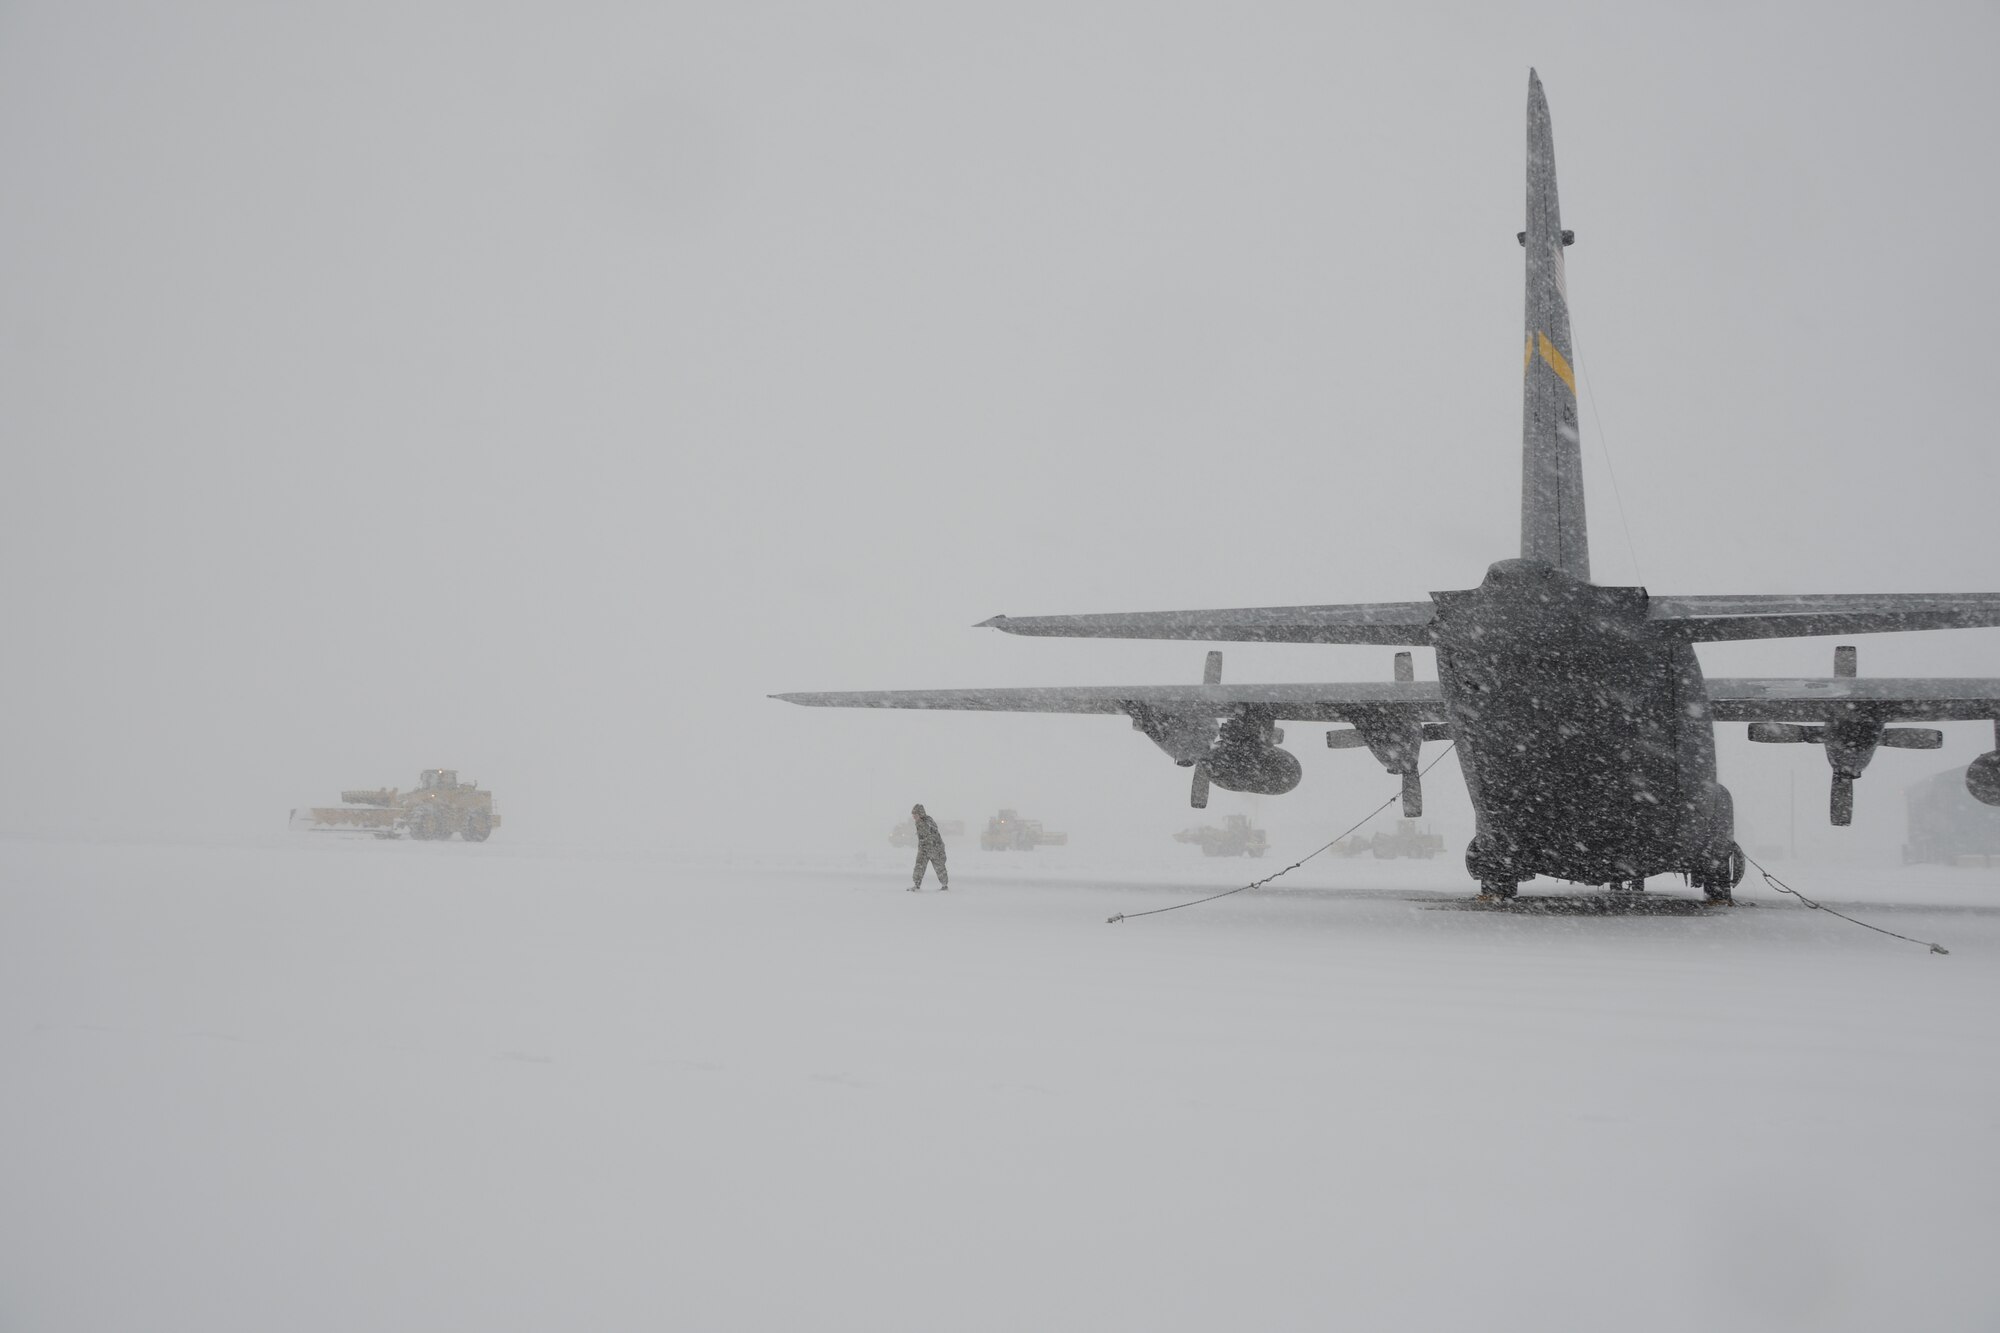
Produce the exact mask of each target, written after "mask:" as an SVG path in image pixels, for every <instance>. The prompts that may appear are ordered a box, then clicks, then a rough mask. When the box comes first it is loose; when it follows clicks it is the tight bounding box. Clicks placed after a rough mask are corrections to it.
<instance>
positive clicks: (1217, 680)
mask: <svg viewBox="0 0 2000 1333" xmlns="http://www.w3.org/2000/svg"><path fill="white" fill-rule="evenodd" d="M1201 683H1202V684H1204V685H1220V684H1221V683H1222V654H1221V653H1219V652H1211V653H1210V654H1209V655H1208V660H1207V661H1206V662H1204V663H1202V667H1201Z"/></svg>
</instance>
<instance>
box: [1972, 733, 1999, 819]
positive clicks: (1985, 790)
mask: <svg viewBox="0 0 2000 1333" xmlns="http://www.w3.org/2000/svg"><path fill="white" fill-rule="evenodd" d="M1994 725H1995V729H1996V730H2000V723H1995V724H1994ZM1965 789H1966V790H1967V791H1969V792H1971V793H1972V796H1973V799H1974V800H1977V801H1982V802H1984V803H1985V804H1987V805H2000V750H1988V751H1987V752H1986V753H1985V754H1982V755H1980V756H1979V758H1977V759H1975V760H1973V761H1972V762H1971V763H1969V764H1967V765H1966V766H1965Z"/></svg>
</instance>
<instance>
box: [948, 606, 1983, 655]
mask: <svg viewBox="0 0 2000 1333" xmlns="http://www.w3.org/2000/svg"><path fill="white" fill-rule="evenodd" d="M1435 610H1436V608H1435V607H1434V606H1433V605H1432V604H1431V603H1430V602H1363V603H1358V604H1353V605H1348V606H1250V607H1239V608H1235V609H1231V610H1219V611H1115V612H1107V613H1104V614H1100V615H1082V616H994V617H993V618H992V619H991V620H982V621H980V622H979V625H978V626H977V628H980V629H997V630H1005V631H1006V632H1007V633H1009V634H1035V635H1049V636H1055V637H1062V638H1079V639H1214V640H1221V641H1227V642H1233V643H1389V644H1408V645H1412V646H1423V645H1427V644H1429V643H1430V641H1431V630H1430V626H1431V617H1432V615H1433V614H1434V613H1435ZM1996 623H2000V622H1996Z"/></svg>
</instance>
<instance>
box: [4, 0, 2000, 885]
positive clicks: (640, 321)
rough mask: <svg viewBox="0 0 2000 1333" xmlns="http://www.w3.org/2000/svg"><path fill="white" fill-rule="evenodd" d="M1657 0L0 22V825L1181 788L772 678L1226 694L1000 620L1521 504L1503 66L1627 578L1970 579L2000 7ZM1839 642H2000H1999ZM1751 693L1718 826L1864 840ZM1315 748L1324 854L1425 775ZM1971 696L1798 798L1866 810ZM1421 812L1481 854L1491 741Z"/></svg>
mask: <svg viewBox="0 0 2000 1333" xmlns="http://www.w3.org/2000/svg"><path fill="white" fill-rule="evenodd" d="M1631 9H1632V7H1629V6H1615V7H1612V6H1607V7H1601V8H1592V7H1588V6H1585V7H1582V8H1581V9H1579V8H1578V7H1576V6H1564V7H1562V8H1561V9H1559V10H1556V9H1547V10H1544V11H1523V10H1519V9H1512V10H1503V9H1496V8H1494V7H1492V6H1486V5H1464V6H1428V7H1421V8H1419V7H1387V6H1372V5H1371V6H1359V5H1356V6H1329V5H1325V4H1303V3H1300V4H1283V5H1277V4H1267V5H1255V4H1243V3H1231V4H1228V5H1220V4H1218V5H1212V6H1195V5H1185V6H1171V7H1170V6H1161V5H1156V4H1137V3H1134V4H1102V3H1076V2H1075V0H1064V2H1063V3H1055V4H1043V3H1008V4H1004V5H1002V4H988V5H979V6H957V5H952V6H946V5H927V4H906V5H893V4H847V5H840V6H828V5H810V4H802V5H775V4H755V3H731V4H711V5H676V4H624V5H618V4H576V3H565V4H562V5H554V4H550V5H543V6H525V5H499V4H492V3H478V4H473V3H463V4H445V3H426V2H423V0H398V3H394V4H366V3H343V4H338V5H333V4H327V5H319V6H302V5H289V6H269V5H257V4H236V5H225V4H194V3H187V4H174V5H164V4H138V3H132V4H116V3H105V4H72V3H40V4H35V3H27V4H22V3H15V4H9V5H6V6H5V7H4V8H0V182H4V188H0V293H4V295H0V376H4V383H0V431H4V439H5V441H6V450H7V454H6V456H7V459H8V463H9V466H8V467H7V469H6V480H5V484H4V486H0V614H4V617H5V619H4V629H5V634H6V637H5V650H4V654H0V829H4V830H7V831H11V832H14V833H30V834H54V835H74V834H88V835H93V836H99V835H115V834H118V833H121V832H130V831H135V830H136V831H139V832H143V833H149V834H150V833H157V832H164V831H180V832H186V833H192V834H196V835H199V836H204V837H205V836H226V835H231V834H241V833H245V832H258V831H264V830H274V829H277V828H279V827H281V826H282V823H283V821H284V818H285V814H286V811H287V810H288V809H289V808H290V807H292V806H297V805H306V804H311V803H314V802H330V801H332V800H333V799H334V798H335V797H336V795H337V793H338V791H339V790H340V789H341V788H342V787H348V786H357V785H376V784H401V785H408V784H409V782H411V781H412V780H413V779H414V778H415V776H416V771H417V770H418V769H419V768H420V767H424V766H428V765H444V766H456V767H458V768H459V769H460V770H462V771H463V772H464V773H465V774H466V775H467V776H473V777H478V778H480V779H481V780H483V781H484V782H486V783H487V784H488V785H490V786H491V787H492V788H494V790H495V791H496V792H497V793H498V799H499V802H500V805H501V807H502V809H503V811H504V812H505V814H506V816H507V820H508V824H507V827H506V829H505V830H503V833H502V834H501V835H500V836H503V837H510V838H518V839H521V840H524V841H526V840H540V839H547V840H552V841H561V840H572V839H590V840H595V841H603V840H635V841H636V840H647V841H651V840H660V839H665V840H675V841H682V840H685V841H687V842H688V843H689V845H691V846H695V847H707V848H714V847H716V846H718V845H723V844H727V845H734V846H737V847H743V846H748V845H765V846H770V847H772V848H774V849H788V848H793V847H799V846H815V847H821V848H825V847H841V846H845V845H847V844H849V843H852V845H854V846H856V847H857V848H858V847H862V846H873V845H877V844H879V841H880V834H881V832H882V831H884V830H886V828H887V826H888V825H889V824H890V823H891V822H893V821H894V820H895V819H896V818H897V817H898V816H899V814H900V813H901V812H902V811H903V810H906V809H907V808H908V806H909V804H910V802H911V801H912V800H924V801H926V802H927V803H928V804H929V805H930V807H931V809H932V810H933V811H934V812H936V813H939V814H941V815H946V816H958V817H964V818H979V817H983V816H984V815H985V814H986V813H988V812H990V811H991V809H993V808H994V807H996V806H998V805H1001V804H1008V805H1015V806H1018V807H1020V808H1021V809H1022V810H1023V811H1024V812H1026V813H1029V814H1031V815H1040V816H1042V817H1044V818H1046V819H1048V820H1049V822H1050V823H1051V824H1052V825H1061V826H1064V827H1067V828H1069V829H1070V830H1071V831H1072V832H1073V833H1075V834H1076V835H1077V837H1078V839H1079V843H1080V844H1081V842H1082V840H1084V839H1085V838H1094V839H1096V840H1097V841H1098V842H1099V843H1100V845H1109V844H1110V843H1112V842H1114V841H1117V840H1120V839H1125V840H1130V841H1132V842H1133V843H1134V845H1138V844H1139V843H1141V842H1144V841H1147V840H1154V841H1156V840H1157V839H1158V837H1159V835H1160V834H1162V833H1164V832H1165V831H1168V830H1171V829H1173V828H1177V827H1180V826H1182V825H1184V824H1187V823H1191V822H1194V820H1193V819H1192V818H1191V817H1190V814H1189V812H1188V811H1187V809H1186V774H1185V773H1184V772H1183V771H1182V770H1178V769H1175V768H1174V767H1173V766H1172V765H1171V764H1170V763H1169V761H1168V760H1167V759H1166V758H1165V757H1164V756H1162V755H1161V754H1159V753H1158V752H1157V751H1156V750H1154V749H1153V747H1152V746H1151V745H1149V744H1148V743H1147V742H1145V741H1144V740H1143V739H1142V738H1140V737H1138V736H1137V735H1135V734H1133V733H1132V732H1130V730H1129V729H1128V728H1127V727H1126V726H1125V725H1124V724H1123V723H1122V722H1120V721H1118V720H1116V719H1107V718H1088V719H1072V718H1013V717H996V716H952V715H942V714H873V713H866V714H847V713H838V712H825V711H817V710H815V711H806V710H800V709H795V708H791V707H789V706H787V705H783V704H779V703H775V702H771V701H768V700H766V699H765V698H764V696H765V695H766V694H767V693H770V692H772V691H778V690H795V689H834V688H869V687H885V688H886V687H902V686H952V685H1011V684H1053V683H1071V682H1080V683H1114V682H1126V681H1130V682H1136V683H1155V682H1170V681H1182V680H1194V679H1198V678H1199V672H1200V668H1201V657H1202V651H1203V647H1202V646H1201V645H1173V644H1113V643H1093V642H1062V641H1049V640H1041V641H1037V640H1022V639H1012V638H1009V637H1007V636H1004V635H1000V634H997V633H994V632H992V631H981V630H974V629H971V628H969V627H970V626H971V625H972V623H973V622H975V621H978V620H980V619H983V618H985V617H986V616H989V615H992V614H994V613H995V612H1003V611H1004V612H1008V613H1012V614H1033V613H1042V612H1066V611H1098V610H1145V609H1159V608H1167V607H1200V606H1241V605H1256V604H1267V603H1290V602H1329V601H1359V600H1377V599H1404V598H1409V597H1413V596H1419V595H1421V594H1423V593H1425V592H1427V591H1429V590H1431V589H1436V588H1457V587H1467V586H1470V585H1472V584H1474V583H1476V582H1477V581H1478V579H1479V578H1480V577H1481V575H1482V573H1483V571H1484V570H1485V567H1486V565H1487V564H1488V563H1489V562H1490V561H1492V560H1494V559H1497V558H1501V557H1504V556H1507V555H1511V554H1513V553H1514V551H1515V549H1516V545H1517V542H1518V531H1517V523H1518V467H1519V450H1520V443H1519V441H1520V370H1519V359H1520V324H1521V302H1522V292H1521V288H1522V266H1521V253H1520V250H1519V248H1518V247H1517V246H1516V244H1515V241H1514V233H1515V232H1516V231H1518V230H1519V229H1520V226H1521V225H1522V224H1521V215H1522V197H1523V186H1522V173H1523V140H1524V134H1525V130H1524V106H1525V101H1526V85H1527V71H1528V68H1529V66H1530V65H1531V64H1532V65H1534V66H1537V67H1538V68H1539V69H1540V71H1541V75H1542V78H1543V80H1544V82H1545V84H1546V86H1547V89H1548V95H1549V99H1550V103H1551V107H1552V110H1553V115H1554V122H1555V132H1556V154H1557V161H1558V164H1559V167H1560V170H1561V182H1562V198H1563V206H1564V222H1565V224H1566V225H1568V226H1570V227H1572V228H1574V229H1575V230H1576V232H1577V234H1578V243H1577V245H1576V248H1575V249H1573V250H1572V251H1571V252H1570V255H1569V284H1570V291H1571V298H1572V308H1573V315H1574V322H1575V333H1576V345H1577V349H1578V352H1579V359H1580V363H1581V367H1582V370H1583V372H1584V376H1585V379H1586V381H1587V384H1588V387H1589V390H1590V392H1589V395H1588V397H1587V400H1586V403H1585V415H1584V427H1585V432H1584V433H1585V457H1586V468H1587V476H1588V483H1589V487H1590V504H1591V515H1590V517H1591V524H1592V529H1593V532H1592V536H1593V548H1594V551H1593V554H1594V562H1595V572H1596V574H1597V577H1598V578H1599V579H1600V581H1605V582H1626V581H1632V582H1643V583H1644V584H1645V585H1646V586H1648V587H1649V588H1651V589H1652V590H1653V591H1655V592H1656V593H1693V592H1794V591H1797V592H1807V591H1875V590H1883V591H1988V590H1996V589H2000V559H1996V543H1995V538H1994V523H1993V510H1994V505H1995V501H1996V495H2000V485H1996V482H2000V464H1996V462H1995V450H1994V435H1995V431H1994V415H1995V406H1994V402H1993V397H1994V386H1995V374H1994V369H1993V368H1994V367H1995V366H1996V365H2000V325H1996V321H1995V318H1994V311H1995V310H1996V309H2000V257H1996V251H1995V247H1994V243H1993V217H1994V213H1995V205H1996V202H2000V188H1997V187H1996V182H1995V173H1994V149H1993V145H1994V143H1995V140H1996V132H2000V79H1995V78H1994V77H1993V52H1994V51H1995V50H1996V49H2000V9H1996V7H1995V6H1994V5H1992V4H1960V5H1953V4H1936V5H1920V6H1915V7H1909V8H1904V9H1900V10H1896V11H1894V12H1891V11H1889V10H1886V9H1883V8H1882V7H1880V6H1863V5H1858V4H1846V5H1826V4H1812V5H1765V6H1750V7H1744V6H1712V7H1701V6H1676V7H1671V8H1669V7H1665V6H1656V7H1652V12H1651V13H1650V14H1649V15H1646V16H1640V15H1636V14H1635V13H1633V12H1630V11H1631ZM1601 446H1602V447H1601ZM1606 452H1608V456H1609V459H1610V461H1611V465H1612V466H1613V467H1614V468H1615V470H1616V475H1617V482H1618V486H1619V488H1620V491H1621V493H1622V496H1623V507H1624V511H1625V514H1626V516H1627V518H1628V519H1629V522H1630V541H1629V543H1628V541H1627V537H1626V533H1625V531H1624V529H1623V528H1622V527H1621V524H1620V520H1619V513H1618V508H1617V507H1616V506H1615V505H1614V504H1613V500H1612V495H1611V488H1610V485H1609V482H1608V481H1607V478H1606V468H1605V458H1606ZM1831 652H1832V644H1831V642H1830V641H1825V642H1822V641H1804V642H1790V643H1777V644H1761V645H1754V646H1748V647H1734V648H1717V649H1706V650H1704V662H1705V663H1706V665H1707V668H1708V670H1709V671H1710V673H1711V674H1806V673H1818V672H1824V671H1825V670H1827V668H1828V664H1829V663H1830V660H1831ZM1428 656H1429V655H1428V654H1427V653H1420V654H1419V657H1420V661H1421V665H1420V667H1419V670H1420V673H1421V674H1429V672H1430V665H1429V662H1428V660H1427V659H1428ZM1227 657H1228V667H1227V669H1228V672H1229V674H1230V675H1231V676H1232V677H1237V678H1241V677H1259V678H1266V679H1291V680H1306V679H1353V678H1375V677H1386V676H1387V674H1388V671H1389V658H1390V651H1389V650H1387V649H1334V648H1280V647H1267V648H1230V649H1228V650H1227ZM1861 663H1862V669H1863V671H1864V672H1870V673H1892V672H1893V673H1907V674H1929V673H1934V674H1968V675H1969V674H1996V673H2000V632H1996V631H1969V632H1959V633H1956V634H1941V635H1932V636H1882V637H1879V638H1872V639H1867V640H1863V641H1862V656H1861ZM1726 732H1727V733H1728V734H1727V736H1726V737H1725V742H1724V748H1723V756H1722V763H1723V770H1724V771H1723V776H1724V780H1725V781H1726V782H1728V783H1729V784H1730V785H1731V787H1732V788H1733V789H1734V791H1735V792H1736V796H1737V804H1738V809H1739V812H1740V815H1741V817H1742V819H1743V821H1744V823H1745V825H1746V828H1745V830H1744V835H1745V841H1746V842H1757V841H1770V840H1772V839H1773V828H1772V826H1773V824H1774V823H1776V824H1779V825H1781V824H1782V820H1783V814H1784V800H1785V792H1786V789H1787V783H1788V778H1789V775H1791V774H1793V773H1796V774H1798V776H1799V784H1800V785H1799V791H1800V803H1801V806H1802V807H1803V808H1805V810H1806V811H1807V813H1808V814H1809V815H1811V816H1812V819H1811V820H1802V824H1808V825H1810V824H1812V823H1815V822H1823V816H1821V815H1820V813H1819V812H1820V811H1821V809H1822V807H1823V802H1824V799H1825V793H1824V783H1825V774H1826V767H1825V763H1824V760H1823V759H1822V758H1821V757H1820V755H1819V753H1818V751H1817V750H1809V749H1805V748H1804V747H1799V748H1797V749H1777V748H1773V747H1755V748H1754V749H1753V748H1752V747H1750V746H1748V745H1747V744H1745V743H1743V742H1742V740H1741V739H1740V734H1738V733H1739V729H1737V728H1728V729H1726ZM1293 741H1294V742H1295V744H1294V746H1293V748H1294V749H1295V750H1296V751H1297V752H1298V753H1299V754H1300V756H1301V758H1302V759H1303V760H1304V762H1305V764H1306V770H1307V774H1306V781H1305V783H1304V784H1303V785H1302V786H1301V787H1300V788H1299V790H1298V791H1297V792H1295V793H1293V794H1292V795H1291V796H1289V797H1286V798H1280V799H1271V800H1265V801H1261V802H1257V803H1255V804H1254V808H1255V809H1256V811H1257V812H1258V814H1259V817H1260V818H1262V819H1264V820H1266V821H1268V822H1270V823H1271V824H1272V825H1273V826H1274V829H1275V830H1276V831H1277V832H1278V833H1279V834H1280V835H1282V836H1286V837H1289V838H1292V839H1293V840H1295V841H1297V842H1301V843H1306V844H1307V845H1310V840H1311V839H1313V838H1314V837H1316V836H1330V834H1331V833H1332V832H1336V831H1338V828H1337V827H1334V826H1335V825H1338V824H1344V823H1346V822H1348V820H1349V818H1350V817H1351V814H1352V813H1355V812H1358V809H1365V808H1366V807H1367V806H1368V805H1372V804H1373V803H1374V801H1376V800H1378V799H1380V798H1381V797H1383V796H1386V795H1387V794H1388V793H1389V791H1390V790H1392V789H1393V785H1394V784H1393V780H1392V779H1388V778H1386V777H1385V776H1384V775H1382V774H1381V773H1380V772H1379V770H1377V769H1375V768H1374V767H1373V765H1372V764H1370V763H1369V762H1368V761H1367V760H1366V758H1365V756H1363V755H1360V754H1358V753H1352V752H1349V753H1339V754H1329V753H1328V752H1327V751H1326V750H1325V749H1324V748H1323V747H1322V746H1321V745H1320V743H1319V738H1318V729H1316V728H1297V729H1296V732H1295V735H1294V736H1293ZM1988 744H1990V733H1989V732H1987V731H1986V729H1984V728H1978V727H1972V726H1960V727H1955V728H1953V729H1952V730H1951V738H1950V745H1951V747H1952V748H1951V749H1950V750H1949V751H1947V752H1946V754H1944V755H1943V756H1939V755H1910V754H1903V753H1886V754H1884V755H1883V756H1882V757H1881V758H1880V759H1878V761H1877V763H1876V765H1875V767H1874V768H1873V769H1872V770H1871V772H1870V774H1869V775H1868V777H1867V778H1866V779H1864V781H1863V783H1862V785H1861V788H1860V791H1859V805H1860V816H1859V826H1858V827H1857V828H1856V829H1854V830H1852V831H1851V832H1850V833H1847V834H1841V835H1834V834H1832V833H1830V832H1827V831H1825V830H1823V829H1822V830H1820V831H1819V832H1817V833H1816V834H1814V835H1812V836H1813V837H1815V838H1817V839H1819V840H1820V841H1821V842H1823V844H1824V845H1825V846H1826V847H1827V848H1829V849H1830V848H1833V847H1835V846H1839V845H1842V844H1839V843H1836V842H1835V841H1834V840H1833V839H1834V838H1835V837H1836V836H1839V837H1846V838H1851V839H1852V840H1853V841H1854V842H1855V843H1856V844H1857V845H1864V846H1866V845H1882V844H1887V843H1893V842H1894V841H1895V840H1896V839H1897V838H1898V837H1899V836H1900V830H1901V796H1900V792H1901V787H1902V785H1903V784H1904V783H1905V782H1906V781H1911V780H1915V779H1916V778H1918V777H1920V776H1922V775H1925V774H1928V773H1930V772H1933V771H1935V770H1936V769H1938V768H1940V767H1943V766H1944V764H1945V763H1946V762H1950V761H1956V762H1962V761H1963V760H1964V759H1966V758H1969V757H1970V756H1971V755H1972V754H1975V753H1977V752H1978V751H1979V750H1981V749H1983V748H1985V747H1986V745H1988ZM1433 802H1434V808H1435V812H1436V814H1437V817H1438V822H1439V823H1440V825H1442V826H1444V827H1446V828H1447V830H1448V831H1449V832H1451V833H1452V834H1453V836H1454V843H1455V845H1460V844H1462V839H1463V837H1464V836H1465V834H1467V833H1469V831H1470V826H1469V819H1467V818H1465V816H1464V813H1463V811H1464V798H1463V794H1462V790H1461V789H1460V786H1459V781H1458V778H1457V775H1456V772H1455V768H1454V766H1453V765H1452V764H1451V763H1450V762H1449V761H1447V763H1446V765H1445V766H1444V767H1442V768H1440V770H1439V771H1438V773H1437V774H1436V775H1434V778H1433ZM1246 808H1252V803H1250V802H1247V801H1246V800H1245V799H1244V798H1240V797H1231V796H1228V795H1227V794H1218V798H1217V804H1216V809H1217V811H1218V812H1220V811H1224V810H1227V809H1246ZM1357 808H1358V809H1357ZM1289 845H1290V844H1287V846H1289ZM1301 849H1303V848H1301Z"/></svg>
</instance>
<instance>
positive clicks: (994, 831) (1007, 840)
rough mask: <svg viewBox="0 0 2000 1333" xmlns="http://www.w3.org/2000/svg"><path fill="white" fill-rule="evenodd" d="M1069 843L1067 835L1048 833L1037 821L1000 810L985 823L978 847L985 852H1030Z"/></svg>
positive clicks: (1016, 813)
mask: <svg viewBox="0 0 2000 1333" xmlns="http://www.w3.org/2000/svg"><path fill="white" fill-rule="evenodd" d="M1068 842H1069V834H1067V833H1048V832H1045V831H1043V829H1042V821H1041V820H1039V819H1023V818H1021V816H1020V813H1019V812H1018V811H1015V810H1002V811H1001V812H1000V813H999V814H997V815H995V816H993V818H991V819H989V820H987V821H986V831H985V832H984V833H981V834H980V835H979V847H980V850H981V851H987V852H1032V851H1034V850H1035V848H1037V847H1061V846H1064V845H1066V844H1067V843H1068Z"/></svg>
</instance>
